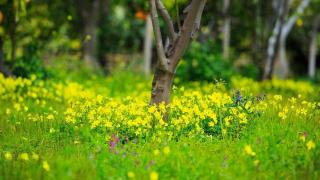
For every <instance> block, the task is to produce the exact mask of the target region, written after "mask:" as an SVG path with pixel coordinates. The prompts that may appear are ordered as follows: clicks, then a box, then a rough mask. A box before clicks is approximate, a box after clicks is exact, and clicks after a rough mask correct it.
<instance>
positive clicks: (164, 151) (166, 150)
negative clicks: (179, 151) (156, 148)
mask: <svg viewBox="0 0 320 180" xmlns="http://www.w3.org/2000/svg"><path fill="white" fill-rule="evenodd" d="M163 153H164V154H166V155H168V154H169V153H170V148H169V147H168V146H167V147H165V148H163Z"/></svg>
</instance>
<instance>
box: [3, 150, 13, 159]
mask: <svg viewBox="0 0 320 180" xmlns="http://www.w3.org/2000/svg"><path fill="white" fill-rule="evenodd" d="M4 158H5V159H6V160H8V161H11V160H12V154H11V153H10V152H6V153H5V154H4Z"/></svg>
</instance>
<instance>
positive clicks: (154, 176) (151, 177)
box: [150, 171, 159, 180]
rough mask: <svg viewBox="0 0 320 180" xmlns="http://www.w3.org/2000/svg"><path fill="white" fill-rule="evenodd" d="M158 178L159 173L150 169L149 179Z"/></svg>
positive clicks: (155, 179) (156, 179) (154, 179)
mask: <svg viewBox="0 0 320 180" xmlns="http://www.w3.org/2000/svg"><path fill="white" fill-rule="evenodd" d="M158 179H159V174H158V173H157V172H155V171H152V172H151V173H150V180H158Z"/></svg>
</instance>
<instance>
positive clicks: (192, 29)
mask: <svg viewBox="0 0 320 180" xmlns="http://www.w3.org/2000/svg"><path fill="white" fill-rule="evenodd" d="M206 2H207V0H192V1H191V4H190V5H189V6H188V8H187V10H185V12H187V13H188V14H187V17H186V18H185V20H184V23H183V26H182V29H181V32H180V36H179V38H178V42H177V44H176V45H175V49H174V53H173V55H172V57H170V59H171V60H172V61H173V62H172V66H171V67H170V68H172V69H171V70H175V68H176V66H177V64H178V63H179V60H180V58H181V56H182V55H183V53H184V52H185V50H186V49H187V47H188V45H189V42H190V40H191V37H192V35H193V34H194V33H196V31H197V30H198V29H199V24H200V21H201V15H202V12H203V9H204V6H205V4H206Z"/></svg>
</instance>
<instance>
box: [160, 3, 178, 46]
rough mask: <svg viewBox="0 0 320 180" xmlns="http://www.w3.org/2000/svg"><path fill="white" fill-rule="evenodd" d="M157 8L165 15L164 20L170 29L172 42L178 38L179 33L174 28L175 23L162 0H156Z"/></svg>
mask: <svg viewBox="0 0 320 180" xmlns="http://www.w3.org/2000/svg"><path fill="white" fill-rule="evenodd" d="M156 5H157V9H158V10H159V12H160V15H161V16H162V17H163V20H164V22H165V23H166V26H167V28H168V31H169V38H170V40H171V42H174V41H175V40H176V39H177V33H176V32H175V30H174V25H173V21H172V18H171V17H170V15H169V13H168V11H167V9H166V8H165V7H164V5H163V3H162V2H161V0H156Z"/></svg>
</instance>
